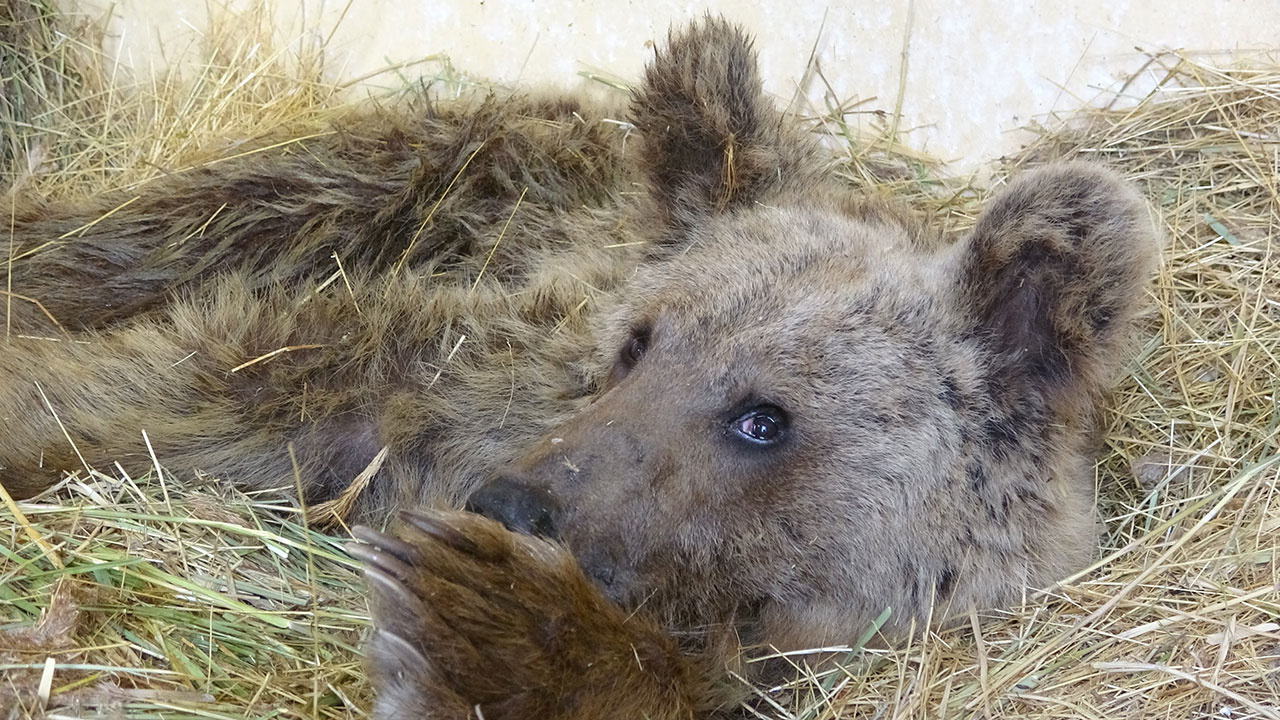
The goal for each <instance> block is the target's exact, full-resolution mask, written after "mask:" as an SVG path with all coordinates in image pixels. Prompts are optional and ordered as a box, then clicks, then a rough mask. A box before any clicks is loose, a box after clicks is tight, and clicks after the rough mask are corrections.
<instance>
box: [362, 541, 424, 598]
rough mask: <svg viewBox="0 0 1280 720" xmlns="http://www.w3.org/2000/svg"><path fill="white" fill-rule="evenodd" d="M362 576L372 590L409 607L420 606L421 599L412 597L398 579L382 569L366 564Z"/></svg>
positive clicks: (410, 592)
mask: <svg viewBox="0 0 1280 720" xmlns="http://www.w3.org/2000/svg"><path fill="white" fill-rule="evenodd" d="M353 554H354V553H353ZM371 554H372V553H371ZM365 562H366V563H367V562H368V561H367V560H366V561H365ZM364 576H365V578H366V579H367V580H368V581H369V584H370V585H371V586H372V587H373V589H374V590H376V591H378V592H381V593H382V594H384V595H388V596H393V597H395V598H396V599H398V600H400V601H401V602H404V603H407V604H409V605H410V606H420V605H422V599H421V598H419V597H418V596H417V595H414V594H413V591H411V590H410V589H409V588H407V587H405V584H404V583H403V582H401V581H400V579H399V578H396V577H394V576H393V575H391V574H389V573H387V572H386V571H385V570H383V569H382V568H379V567H376V566H374V565H371V564H366V565H365V566H364Z"/></svg>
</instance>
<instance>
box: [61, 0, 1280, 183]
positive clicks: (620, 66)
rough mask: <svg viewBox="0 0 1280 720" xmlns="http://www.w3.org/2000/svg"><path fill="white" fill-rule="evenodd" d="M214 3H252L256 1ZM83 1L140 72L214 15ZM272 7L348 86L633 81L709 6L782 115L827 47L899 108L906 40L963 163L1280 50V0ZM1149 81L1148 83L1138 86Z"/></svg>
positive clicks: (865, 85) (860, 87)
mask: <svg viewBox="0 0 1280 720" xmlns="http://www.w3.org/2000/svg"><path fill="white" fill-rule="evenodd" d="M68 1H69V2H70V1H71V0H68ZM209 2H211V3H217V4H223V3H225V4H226V5H229V6H231V7H243V6H246V5H248V4H249V3H250V2H252V0H209ZM73 5H74V6H76V7H78V8H79V9H81V10H83V11H86V12H101V11H102V8H104V7H108V6H111V7H114V15H115V20H114V21H113V25H112V28H113V33H114V35H115V37H116V40H117V41H118V48H119V50H120V53H121V57H122V59H123V61H124V63H125V64H126V65H131V66H134V67H138V68H144V69H145V68H147V67H149V66H151V65H153V64H155V63H157V62H163V59H162V58H163V57H165V56H170V57H171V56H173V55H174V54H175V52H176V51H177V50H179V49H180V48H181V47H183V46H185V45H187V44H189V43H190V42H191V38H192V34H193V32H195V31H196V30H197V29H199V28H201V27H202V26H203V25H204V24H205V20H206V17H207V5H206V0H80V1H79V2H74V3H73ZM271 6H272V8H273V11H274V13H275V15H276V17H277V21H278V23H279V24H280V26H281V28H282V29H281V33H282V34H283V35H285V36H288V37H296V36H297V34H298V33H300V32H302V31H300V30H299V29H298V28H300V27H304V26H305V27H308V28H313V29H314V28H321V29H322V30H321V31H320V32H319V33H317V32H316V31H314V30H313V31H311V32H310V33H309V34H305V36H306V37H309V38H312V39H314V38H316V37H320V36H321V34H323V35H327V34H328V32H329V30H330V29H331V28H333V27H334V25H335V23H337V29H336V31H334V33H333V35H332V40H331V42H330V44H329V46H328V47H329V53H330V56H331V58H332V59H333V63H332V64H331V66H330V67H333V68H341V70H340V71H339V72H341V73H342V74H343V75H344V76H346V77H361V76H364V75H365V74H367V73H370V72H372V71H375V70H377V69H379V68H382V67H384V66H386V65H387V64H388V63H399V62H405V61H410V60H414V59H417V58H420V57H422V56H424V55H428V54H432V53H444V54H447V55H448V57H449V58H450V59H451V60H452V63H453V65H454V67H456V68H457V69H458V70H459V71H462V72H464V73H466V74H468V75H472V76H476V77H481V78H488V79H492V80H496V81H498V82H501V83H504V84H516V83H520V84H532V83H543V84H545V83H551V84H555V85H559V86H563V87H578V86H580V85H581V84H582V83H583V82H585V81H583V80H582V79H581V78H579V76H578V73H579V72H580V71H584V70H590V71H603V72H604V73H607V74H611V75H614V76H617V77H619V78H622V79H626V80H631V79H634V78H635V77H636V76H637V74H638V72H639V70H640V68H641V67H642V65H643V63H644V61H645V59H646V58H647V57H648V56H649V55H650V53H651V50H650V49H649V47H648V46H649V44H650V42H651V41H653V40H655V39H660V38H661V37H662V36H663V35H664V34H665V31H666V28H667V27H668V25H670V24H672V23H680V22H683V21H685V20H686V19H688V18H691V17H696V16H697V15H699V14H701V13H702V12H703V11H704V10H710V11H712V12H718V13H723V14H725V15H726V16H729V17H731V18H734V19H736V20H738V21H740V22H742V23H743V24H745V25H747V26H748V27H749V28H750V29H751V30H752V31H753V32H754V33H755V34H756V35H757V43H758V46H759V49H760V52H761V56H762V63H763V66H764V73H765V79H766V84H767V87H768V89H769V90H770V91H771V92H773V93H775V94H776V95H778V96H779V98H780V102H783V103H785V102H787V101H789V100H790V99H791V98H792V97H793V96H794V95H795V92H796V87H797V82H798V81H799V80H800V79H801V78H802V76H803V74H804V70H805V66H806V62H807V61H808V58H809V56H810V52H811V50H812V49H813V48H814V45H815V42H816V44H817V58H818V61H819V63H820V65H821V68H822V72H823V75H824V76H825V77H826V79H827V81H828V82H829V83H830V85H831V87H832V89H833V90H834V93H835V95H836V96H837V97H838V98H840V99H843V100H865V101H867V102H866V103H865V104H863V105H860V106H859V109H864V110H886V111H892V110H893V109H894V107H895V104H896V103H897V101H898V95H899V87H900V78H899V73H900V68H901V62H902V49H903V41H904V37H905V36H906V33H907V32H908V27H910V42H909V53H908V57H909V62H908V72H907V75H906V79H905V83H904V84H901V86H902V87H903V88H904V89H905V91H904V94H903V97H902V110H903V119H902V122H901V127H902V128H903V129H906V130H907V131H908V132H907V133H906V134H905V136H904V139H905V141H906V143H907V144H908V145H910V146H912V147H914V148H915V149H918V150H921V151H924V152H927V153H930V154H932V155H934V156H936V157H940V158H943V159H948V160H953V161H958V162H959V164H960V165H961V166H967V165H972V164H975V163H978V162H981V161H982V160H985V159H989V158H991V157H995V156H998V155H1000V154H1002V153H1004V152H1007V151H1009V150H1012V149H1014V148H1016V147H1017V143H1018V141H1019V139H1020V137H1021V136H1020V135H1019V133H1018V132H1016V131H1017V129H1018V128H1019V127H1022V126H1023V125H1025V124H1026V123H1028V122H1029V121H1031V120H1032V119H1035V118H1043V117H1045V116H1046V115H1047V114H1048V113H1050V112H1052V111H1063V110H1070V109H1071V108H1073V107H1076V106H1078V105H1079V104H1080V103H1082V102H1086V101H1090V100H1094V99H1096V98H1097V97H1098V96H1099V94H1100V92H1102V91H1103V90H1104V89H1107V88H1112V89H1114V88H1117V87H1118V86H1119V83H1118V81H1119V79H1121V78H1123V77H1125V76H1127V75H1128V74H1130V73H1132V72H1133V71H1135V70H1137V69H1138V68H1140V67H1141V66H1142V65H1143V63H1144V62H1145V61H1146V59H1147V56H1146V55H1145V54H1144V52H1140V51H1138V50H1135V46H1137V47H1140V48H1142V50H1143V51H1158V50H1167V49H1179V48H1181V49H1187V50H1194V51H1221V50H1227V51H1254V50H1258V49H1265V48H1268V47H1270V48H1275V47H1277V46H1280V0H1195V1H1194V2H1189V1H1183V2H1179V1H1178V0H1082V1H1081V2H1076V3H1069V2H1059V1H1056V0H1055V1H1046V0H1031V1H1029V2H1016V1H1015V0H915V2H914V4H910V5H909V3H908V2H907V1H906V0H898V1H896V2H895V1H890V0H858V1H857V2H850V1H847V0H846V1H842V0H835V1H833V2H816V1H814V0H766V1H764V2H757V3H746V2H732V1H731V0H706V2H700V3H691V2H684V1H680V0H598V1H596V2H587V1H585V0H483V1H480V0H349V2H348V0H271ZM909 8H910V9H911V10H910V11H909ZM344 14H345V16H344ZM340 16H344V17H342V21H341V22H340V23H338V18H339V17H340ZM824 18H825V24H824ZM909 18H910V22H909ZM820 29H821V33H819V30H820ZM160 46H163V48H164V49H163V51H160V50H158V48H159V47H160ZM406 72H407V73H410V74H411V73H413V70H412V69H410V70H407V71H406ZM383 80H384V81H385V80H386V78H385V77H384V78H383ZM374 82H377V80H376V79H375V80H374ZM1144 85H1145V86H1146V87H1149V86H1150V81H1149V80H1148V81H1147V82H1145V83H1143V82H1139V83H1138V84H1137V85H1135V86H1134V87H1133V88H1131V91H1135V92H1140V91H1142V90H1143V89H1144ZM823 89H824V88H823V84H822V83H821V82H820V81H818V80H817V79H814V80H813V81H812V82H810V83H809V85H808V87H807V88H806V90H807V93H806V97H807V98H808V102H810V103H817V104H818V105H819V106H820V105H821V103H822V93H823ZM863 121H864V122H865V118H863Z"/></svg>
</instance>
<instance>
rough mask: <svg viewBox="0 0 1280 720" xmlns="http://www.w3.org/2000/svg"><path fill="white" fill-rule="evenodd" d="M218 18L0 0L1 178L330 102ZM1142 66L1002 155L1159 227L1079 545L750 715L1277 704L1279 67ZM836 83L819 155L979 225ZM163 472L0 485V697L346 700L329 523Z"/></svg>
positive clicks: (189, 152) (60, 183)
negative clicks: (828, 144)
mask: <svg viewBox="0 0 1280 720" xmlns="http://www.w3.org/2000/svg"><path fill="white" fill-rule="evenodd" d="M213 27H214V28H215V29H214V30H212V31H210V33H209V34H208V35H207V36H206V37H205V38H204V42H203V43H202V44H201V45H200V46H199V47H195V48H193V49H192V50H191V52H192V53H195V55H193V56H192V58H188V60H191V59H193V58H194V59H196V60H198V61H194V62H188V63H186V66H187V67H189V68H195V70H193V71H190V72H187V73H186V74H171V75H165V76H161V77H159V78H157V79H154V80H147V81H145V82H134V81H130V80H127V79H126V78H124V77H123V76H122V74H121V73H120V72H119V71H118V69H117V68H115V67H114V66H113V65H112V64H111V63H110V62H109V61H108V60H107V59H106V57H105V56H104V55H103V54H102V53H101V52H100V39H101V38H100V33H99V32H98V31H97V29H96V26H95V25H94V24H93V23H91V22H88V21H87V20H86V19H85V18H59V17H57V16H55V14H54V13H53V12H52V11H51V6H50V4H49V3H48V2H47V1H46V0H9V2H8V3H6V4H5V5H4V7H0V90H2V92H3V95H2V96H0V162H3V165H2V166H0V175H3V183H4V185H6V186H17V187H18V188H19V189H20V190H21V191H22V192H30V193H40V194H44V195H47V196H74V195H76V194H78V193H83V192H87V191H92V190H95V189H101V188H105V187H122V186H130V185H136V184H137V183H140V182H142V181H144V180H145V179H146V178H148V177H152V176H154V175H155V174H156V173H157V172H161V170H160V169H161V168H166V169H171V168H181V167H183V166H186V165H190V164H191V163H194V162H198V161H203V160H208V159H210V158H216V157H222V156H226V155H228V154H235V153H237V152H242V151H247V150H242V149H241V148H240V147H239V146H237V145H236V142H235V140H234V139H235V138H251V137H260V136H262V135H263V134H264V133H266V134H272V135H274V136H276V137H283V136H286V135H284V133H286V132H287V133H293V136H295V137H297V136H304V135H307V134H311V133H320V132H326V127H327V125H326V121H327V119H328V118H330V117H332V116H333V115H334V114H335V113H340V112H342V110H343V105H342V102H343V101H345V100H346V99H347V96H346V95H344V94H343V93H342V92H341V90H342V89H341V88H339V87H337V86H335V85H334V84H333V83H331V82H328V81H326V80H325V79H324V77H325V75H324V73H323V68H322V66H321V64H320V62H319V59H320V58H322V57H323V47H318V46H316V47H302V48H299V46H298V44H297V43H286V42H280V39H279V38H275V37H273V36H272V31H271V23H270V22H269V18H268V17H266V15H264V14H262V13H249V14H247V15H243V16H238V17H236V18H234V19H224V21H223V22H221V23H215V25H214V26H213ZM180 64H181V63H180ZM1142 77H1143V78H1146V79H1153V80H1154V81H1155V82H1154V83H1153V85H1154V86H1155V89H1154V90H1152V91H1151V92H1150V93H1149V94H1147V95H1145V96H1143V97H1134V98H1124V99H1123V102H1120V103H1117V107H1114V108H1108V109H1098V110H1089V111H1084V112H1082V113H1081V114H1079V115H1077V116H1075V117H1073V118H1072V119H1071V120H1070V122H1068V123H1067V124H1065V126H1063V127H1059V128H1055V129H1054V130H1053V131H1042V133H1041V136H1040V137H1039V139H1038V140H1037V141H1036V142H1034V143H1033V144H1032V145H1031V146H1030V147H1029V148H1028V149H1027V150H1026V151H1025V152H1024V153H1022V154H1020V155H1019V156H1017V157H1016V158H1014V159H1013V160H1011V161H1009V162H1008V166H1007V167H1000V168H996V173H995V174H996V177H1000V176H1001V175H1002V173H1003V172H1004V171H1007V170H1008V171H1011V170H1016V169H1017V168H1018V167H1020V166H1023V165H1029V164H1034V163H1038V162H1042V161H1044V160H1047V159H1052V158H1067V157H1089V158H1093V159H1099V160H1103V161H1106V162H1108V163H1110V164H1111V165H1113V166H1114V167H1117V168H1119V169H1120V170H1122V171H1123V172H1125V173H1126V174H1128V175H1129V176H1130V177H1132V178H1133V179H1134V180H1136V181H1137V182H1138V183H1139V184H1140V185H1141V186H1142V187H1143V189H1144V190H1145V193H1146V195H1147V197H1148V198H1149V199H1150V200H1151V203H1152V206H1153V208H1154V209H1155V211H1156V216H1157V218H1158V222H1159V223H1160V225H1161V226H1162V227H1163V229H1164V230H1165V232H1166V234H1167V236H1168V238H1169V245H1168V249H1167V252H1166V253H1165V262H1164V264H1163V266H1162V269H1161V272H1160V276H1159V279H1158V281H1157V282H1156V283H1155V284H1154V285H1153V287H1152V289H1151V293H1152V296H1153V300H1154V301H1155V303H1154V307H1155V310H1153V311H1152V312H1151V313H1150V315H1149V317H1147V318H1146V321H1145V322H1144V324H1143V327H1142V332H1141V335H1140V338H1139V340H1138V343H1137V345H1136V349H1137V359H1136V360H1135V361H1134V362H1133V363H1132V364H1131V366H1130V368H1129V372H1128V374H1127V376H1126V378H1125V379H1124V381H1123V382H1122V384H1121V385H1120V388H1119V389H1118V391H1117V392H1116V393H1115V396H1114V400H1113V403H1112V405H1111V410H1110V411H1109V415H1108V423H1107V425H1108V427H1107V432H1106V434H1105V436H1104V437H1105V443H1106V446H1105V452H1104V456H1103V460H1102V462H1101V463H1100V464H1099V466H1098V472H1097V487H1098V496H1099V505H1100V507H1101V509H1102V516H1103V518H1104V520H1105V532H1104V534H1103V543H1102V549H1101V551H1100V553H1099V555H1098V561H1097V563H1096V564H1095V565H1094V566H1093V567H1091V568H1089V569H1087V570H1085V571H1083V572H1081V573H1080V574H1079V575H1077V576H1076V577H1074V578H1071V579H1069V580H1068V581H1067V582H1065V583H1064V584H1063V585H1062V586H1061V587H1058V588H1055V589H1053V590H1052V591H1049V592H1043V593H1029V594H1028V596H1027V598H1026V601H1025V605H1024V606H1023V607H1020V608H1017V609H1014V610H1012V611H1010V612H1007V613H999V614H990V615H988V616H985V617H976V616H975V617H972V618H968V619H967V620H966V621H965V622H962V623H960V624H959V625H958V627H955V628H952V629H948V630H945V631H942V632H939V633H935V634H929V635H927V636H926V637H923V638H922V639H919V640H917V641H915V642H913V643H912V644H911V645H910V646H908V647H903V648H898V649H894V650H881V649H868V650H861V651H854V650H848V651H845V652H838V653H837V655H838V656H840V657H843V658H844V660H845V662H844V663H843V664H842V667H839V668H835V669H830V670H827V671H825V672H824V673H822V674H821V675H817V676H812V675H811V676H809V677H805V678H802V680H801V681H799V682H798V683H796V684H795V685H794V686H789V687H785V688H770V689H764V690H762V695H763V697H762V699H761V700H760V702H758V703H757V706H756V709H755V710H753V711H751V712H754V713H756V714H758V715H760V716H762V717H771V718H779V719H790V718H805V719H806V720H822V719H824V718H838V717H839V718H886V719H888V718H921V719H924V718H931V719H932V718H966V717H979V718H981V717H992V718H997V717H999V718H1010V717H1021V718H1062V717H1078V718H1098V719H1103V718H1105V719H1111V718H1152V719H1154V718H1231V719H1233V720H1237V719H1240V718H1270V719H1272V720H1275V719H1277V718H1280V700H1277V698H1280V593H1278V592H1277V572H1276V571H1277V563H1278V562H1280V559H1278V557H1277V553H1278V550H1277V548H1278V547H1280V499H1277V497H1276V490H1277V478H1280V440H1278V424H1280V412H1278V408H1277V402H1278V400H1277V393H1278V392H1280V359H1278V358H1280V250H1278V249H1277V248H1276V246H1275V244H1276V242H1277V241H1276V238H1277V236H1278V235H1277V231H1278V226H1280V222H1278V220H1280V195H1278V194H1277V191H1278V189H1280V188H1278V187H1277V185H1278V183H1280V65H1277V64H1275V63H1274V62H1270V61H1267V60H1265V59H1263V60H1257V61H1255V62H1253V63H1252V64H1251V65H1250V66H1249V67H1242V68H1238V69H1234V70H1222V69H1218V68H1216V67H1214V66H1212V65H1209V64H1206V63H1202V62H1198V61H1196V60H1193V59H1190V58H1187V57H1182V56H1178V55H1161V56H1155V57H1153V58H1152V59H1151V62H1150V63H1149V65H1148V67H1147V68H1145V69H1144V71H1143V73H1142ZM830 109H831V110H833V111H835V112H832V113H830V116H829V117H826V118H825V119H823V121H821V122H820V123H818V128H819V129H820V131H824V132H828V133H830V134H831V136H832V137H833V139H834V141H835V143H836V144H837V145H839V148H840V150H839V152H840V156H841V159H840V160H839V164H838V166H837V172H839V173H840V174H841V175H842V176H844V177H846V178H848V179H849V181H850V182H851V183H853V184H855V185H857V186H859V187H861V188H864V189H866V190H868V191H874V192H887V193H893V194H895V195H898V196H903V197H908V198H910V199H912V200H913V201H915V202H916V203H918V204H919V205H920V206H921V207H923V208H925V210H926V211H928V212H930V213H932V214H933V215H934V216H935V218H936V219H937V220H939V221H941V222H943V223H945V224H946V225H947V226H949V227H951V228H955V229H960V228H963V227H965V226H966V225H967V224H969V223H970V222H971V220H972V217H973V214H974V213H975V212H976V209H977V207H978V206H979V203H980V200H981V198H982V196H983V195H984V193H983V192H982V191H978V190H975V189H973V188H972V187H970V185H969V183H967V182H963V181H961V182H956V181H954V180H949V179H947V178H946V177H945V176H944V175H943V174H942V172H941V171H940V170H939V169H938V165H937V164H936V163H933V162H931V161H930V160H929V159H928V158H925V157H922V156H919V155H918V154H915V153H912V152H910V151H907V150H905V149H904V148H902V147H901V146H900V145H899V144H897V143H896V142H895V138H893V137H892V136H891V132H890V130H889V128H891V125H889V124H888V123H886V125H885V127H886V130H885V136H883V137H873V138H868V137H867V136H866V135H865V134H861V133H858V132H855V131H854V129H853V128H852V127H851V126H849V125H847V124H845V122H844V121H843V118H844V117H846V116H845V115H844V114H843V113H842V112H840V108H839V107H838V104H837V103H834V102H833V103H832V104H831V107H830ZM228 138H230V139H231V140H228ZM245 147H246V148H247V147H249V146H245ZM6 200H7V198H6ZM161 480H162V479H161V478H159V477H146V478H130V477H128V476H125V475H123V474H122V472H121V471H120V470H119V469H118V468H97V469H95V470H92V471H85V472H81V473H79V474H77V475H74V476H71V477H69V478H67V479H66V480H65V481H64V482H63V483H62V484H61V485H60V487H59V488H57V489H56V491H55V492H52V493H48V494H46V495H44V496H42V497H40V498H38V499H36V500H35V501H32V502H14V501H13V500H12V499H11V498H9V497H7V496H3V497H0V500H3V506H2V507H0V720H3V719H4V718H8V717H14V718H16V717H27V716H39V715H41V714H42V713H45V712H46V711H47V712H48V713H49V716H50V717H80V716H85V715H92V714H94V713H99V712H100V713H104V714H105V715H107V716H110V717H137V718H152V717H155V718H160V717H164V718H185V717H199V718H242V717H249V718H277V717H295V718H296V717H306V718H359V717H364V716H365V712H366V710H365V709H366V708H367V707H368V701H369V688H368V686H367V682H366V680H365V676H364V672H363V669H362V667H361V665H360V660H359V652H358V646H359V642H360V640H361V637H362V635H363V633H364V632H365V630H366V628H367V617H366V609H365V604H364V600H363V589H362V586H361V583H360V580H359V575H358V572H357V571H356V568H355V566H354V563H353V562H352V561H351V560H350V559H349V558H348V557H347V556H346V555H345V554H344V552H343V550H342V546H343V543H344V540H343V539H341V538H339V537H336V536H335V534H326V533H321V532H316V531H313V530H309V529H307V528H306V527H305V526H304V525H303V523H302V522H301V517H300V515H299V514H297V512H296V511H295V510H293V509H291V508H288V507H282V506H280V505H279V504H278V502H276V501H274V500H272V499H268V498H265V497H252V496H246V495H243V494H239V493H236V492H235V491H233V490H230V489H227V488H226V487H225V486H222V485H219V484H217V483H213V482H209V483H205V484H197V485H190V484H184V485H182V486H175V485H174V484H173V483H168V482H162V481H161ZM0 495H3V494H0ZM324 510H325V511H327V512H330V513H333V514H340V508H339V509H336V510H335V509H334V508H325V509H324ZM6 710H7V712H6Z"/></svg>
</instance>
